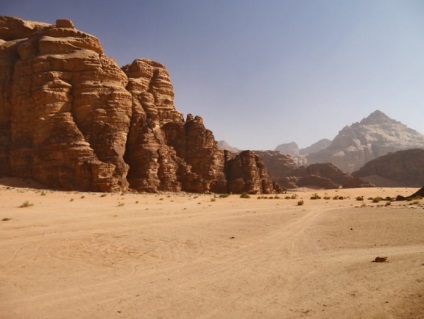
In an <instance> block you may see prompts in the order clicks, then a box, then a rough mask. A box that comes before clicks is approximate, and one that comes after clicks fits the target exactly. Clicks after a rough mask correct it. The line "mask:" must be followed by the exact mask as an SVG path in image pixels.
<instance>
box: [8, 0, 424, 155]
mask: <svg viewBox="0 0 424 319" xmlns="http://www.w3.org/2000/svg"><path fill="white" fill-rule="evenodd" d="M0 15H7V16H16V17H19V18H22V19H26V20H33V21H41V22H47V23H55V21H56V19H60V18H68V19H71V20H72V21H73V23H74V25H75V26H76V28H77V29H79V30H81V31H84V32H87V33H90V34H92V35H95V36H96V37H98V38H99V39H100V41H101V43H102V45H103V48H104V51H105V53H106V54H107V55H109V56H111V57H112V58H114V59H115V60H116V61H117V63H118V65H120V66H123V65H125V64H128V63H131V62H132V61H133V60H134V59H136V58H149V59H152V60H155V61H158V62H161V63H162V64H164V65H165V66H166V68H167V69H168V71H169V72H170V75H171V80H172V83H173V86H174V92H175V106H176V108H177V110H179V111H181V112H182V113H183V114H184V115H187V114H188V113H191V114H193V115H200V116H202V117H203V119H204V123H205V125H206V127H207V128H208V129H210V130H211V131H212V132H213V133H214V136H215V139H216V140H225V141H227V142H228V143H229V144H230V145H232V146H235V147H237V148H240V149H256V150H259V149H275V147H276V146H277V145H279V144H282V143H289V142H293V141H294V142H296V143H298V145H299V146H300V147H307V146H309V145H311V144H312V143H315V142H317V141H318V140H320V139H322V138H328V139H333V138H334V137H335V136H336V135H337V133H338V131H340V130H341V129H342V128H343V127H345V126H346V125H350V124H352V123H354V122H358V121H360V120H361V119H363V118H364V117H367V116H368V115H369V114H370V113H372V112H373V111H375V110H377V109H379V110H380V111H382V112H384V113H385V114H387V115H388V116H389V117H391V118H393V119H396V120H398V121H401V122H402V123H404V124H406V125H408V126H409V127H411V128H413V129H415V130H417V131H419V132H420V133H424V1H422V0H355V1H352V0H261V1H260V0H256V1H254V0H120V1H110V0H83V1H81V0H73V1H69V0H66V1H62V0H14V1H1V3H0Z"/></svg>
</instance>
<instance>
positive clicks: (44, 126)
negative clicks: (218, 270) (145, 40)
mask: <svg viewBox="0 0 424 319" xmlns="http://www.w3.org/2000/svg"><path fill="white" fill-rule="evenodd" d="M230 160H231V159H230V158H228V161H230ZM252 163H253V162H252ZM228 165H229V164H228V163H227V160H226V158H225V156H224V153H223V151H221V150H219V149H218V147H217V144H216V141H215V139H214V137H213V134H212V132H210V131H209V130H207V129H206V128H205V127H204V125H203V121H202V119H201V118H200V117H192V116H188V118H187V120H186V121H184V119H183V116H182V114H181V113H180V112H178V111H177V110H176V109H175V106H174V91H173V87H172V84H171V80H170V78H169V74H168V72H167V70H166V69H165V67H164V66H163V65H161V64H160V63H157V62H154V61H151V60H147V59H138V60H135V61H134V62H133V63H131V64H129V65H126V66H125V67H123V68H122V69H121V68H120V67H119V66H118V65H117V64H116V62H115V61H114V60H113V59H111V58H109V57H107V56H106V55H104V54H103V48H102V46H101V44H100V42H99V40H98V39H97V38H96V37H94V36H92V35H89V34H87V33H83V32H81V31H78V30H76V29H75V27H74V25H73V23H72V22H71V21H69V20H65V19H61V20H57V22H56V24H55V25H49V24H44V23H37V22H29V21H24V20H21V19H17V18H11V17H0V176H15V177H23V178H32V179H34V180H36V181H37V182H40V183H42V184H44V185H46V186H49V187H52V188H59V189H75V190H90V191H115V190H120V189H126V188H128V187H131V188H134V189H136V190H140V191H153V192H156V191H159V190H163V191H180V190H185V191H194V192H208V191H215V192H226V191H229V190H231V189H232V187H231V185H232V184H231V182H232V180H231V177H230V176H229V175H228V174H226V173H225V172H226V167H227V166H228ZM255 165H256V166H255ZM255 165H253V164H252V165H251V166H249V167H250V168H251V169H252V171H254V173H252V174H253V175H254V176H256V174H257V171H260V172H262V167H260V165H261V162H260V161H256V162H255ZM258 174H259V173H258ZM261 174H262V175H261ZM261 174H259V175H258V176H262V177H261V178H263V181H262V182H263V183H265V184H267V183H269V182H270V181H269V180H268V179H267V178H268V177H267V175H266V174H264V173H261ZM245 176H246V178H250V177H251V176H250V175H249V174H245ZM246 183H247V182H246ZM256 183H257V181H256V182H255V183H251V184H248V183H247V184H248V185H251V186H246V187H245V190H246V191H249V192H256V191H257V190H258V187H257V185H256ZM249 187H250V188H249ZM261 190H266V191H268V192H271V191H272V188H269V187H262V188H261Z"/></svg>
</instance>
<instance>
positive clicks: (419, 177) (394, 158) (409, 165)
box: [353, 149, 424, 187]
mask: <svg viewBox="0 0 424 319" xmlns="http://www.w3.org/2000/svg"><path fill="white" fill-rule="evenodd" d="M353 175H354V176H357V177H360V178H361V179H363V180H366V181H368V182H371V183H373V184H375V185H376V186H380V187H394V186H397V187H420V186H421V185H424V149H410V150H405V151H398V152H395V153H389V154H386V155H384V156H381V157H378V158H376V159H374V160H372V161H370V162H368V163H367V164H365V165H364V166H363V167H361V168H360V169H359V170H358V171H356V172H354V173H353Z"/></svg>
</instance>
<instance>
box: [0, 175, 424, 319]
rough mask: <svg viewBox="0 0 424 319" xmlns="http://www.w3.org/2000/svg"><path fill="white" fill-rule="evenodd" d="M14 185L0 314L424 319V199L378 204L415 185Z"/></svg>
mask: <svg viewBox="0 0 424 319" xmlns="http://www.w3.org/2000/svg"><path fill="white" fill-rule="evenodd" d="M3 185H4V186H1V185H0V255H1V256H2V257H1V260H0V318H10V319H15V318H25V319H27V318H43V319H44V318H55V319H56V318H73V319H74V318H424V231H423V229H424V209H423V206H424V201H423V200H419V201H417V202H416V201H413V202H394V203H391V205H389V206H385V203H386V202H385V201H381V202H379V203H372V201H371V200H368V198H369V197H376V196H381V197H386V196H390V197H394V196H396V195H398V194H402V195H408V194H411V193H413V192H414V191H415V190H416V189H405V188H386V189H381V188H370V189H351V190H333V191H311V190H302V191H299V192H297V193H296V194H297V198H296V199H284V197H285V196H288V195H291V194H288V195H279V197H280V198H279V199H269V198H268V199H257V197H258V196H256V195H255V196H251V198H249V199H241V198H240V197H239V196H237V195H231V196H229V197H227V198H214V195H196V194H184V193H181V194H168V193H166V194H130V193H129V194H99V193H77V192H53V191H43V190H41V189H33V188H26V187H27V185H24V184H23V185H22V184H20V185H19V184H16V183H15V184H10V183H9V184H7V185H6V183H3ZM11 185H12V186H11ZM16 186H20V187H16ZM314 193H317V194H319V195H320V196H321V197H324V196H325V197H329V198H330V199H317V200H312V199H310V197H311V195H312V194H314ZM336 195H337V196H343V198H344V199H343V200H340V199H337V200H335V199H333V198H334V197H335V196H336ZM357 196H364V198H365V200H364V201H363V202H362V201H358V200H356V199H355V197H357ZM215 197H216V196H215ZM267 197H270V196H267ZM346 197H349V198H346ZM301 199H303V201H304V204H303V205H301V206H300V205H298V202H299V201H300V200H301ZM24 203H26V204H25V205H23V204H24ZM22 205H23V206H27V207H19V206H22ZM377 256H385V257H387V262H385V263H374V262H372V261H373V260H374V258H375V257H377Z"/></svg>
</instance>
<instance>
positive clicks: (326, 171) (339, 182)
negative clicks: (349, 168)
mask: <svg viewBox="0 0 424 319" xmlns="http://www.w3.org/2000/svg"><path fill="white" fill-rule="evenodd" d="M291 175H292V176H294V177H296V178H297V185H298V186H300V187H312V188H327V189H332V188H340V187H342V188H357V187H370V186H373V185H372V184H370V183H368V182H366V181H363V180H361V179H360V178H358V177H354V176H352V175H350V174H348V173H345V172H343V171H342V170H340V169H339V168H338V167H336V166H335V165H333V164H331V163H317V164H311V165H308V166H302V167H299V168H297V169H295V170H293V171H292V172H291Z"/></svg>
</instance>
